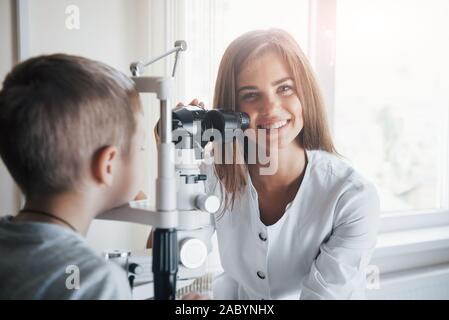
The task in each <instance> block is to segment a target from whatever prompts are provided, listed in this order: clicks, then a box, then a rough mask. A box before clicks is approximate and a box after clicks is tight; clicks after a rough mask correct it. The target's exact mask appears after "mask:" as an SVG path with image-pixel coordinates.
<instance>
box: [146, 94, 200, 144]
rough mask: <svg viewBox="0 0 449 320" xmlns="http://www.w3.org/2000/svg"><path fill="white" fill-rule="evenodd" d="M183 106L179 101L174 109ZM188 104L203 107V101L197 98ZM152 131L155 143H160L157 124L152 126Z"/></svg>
mask: <svg viewBox="0 0 449 320" xmlns="http://www.w3.org/2000/svg"><path fill="white" fill-rule="evenodd" d="M184 106H185V104H184V103H182V102H179V103H178V104H177V105H176V108H175V110H176V109H180V108H182V107H184ZM189 106H195V107H200V108H203V109H204V103H203V102H202V101H199V100H198V99H193V100H192V102H190V103H189ZM158 123H159V121H158ZM153 132H154V138H155V139H156V143H157V144H160V143H161V138H160V137H159V135H158V134H157V124H156V125H155V126H154V129H153Z"/></svg>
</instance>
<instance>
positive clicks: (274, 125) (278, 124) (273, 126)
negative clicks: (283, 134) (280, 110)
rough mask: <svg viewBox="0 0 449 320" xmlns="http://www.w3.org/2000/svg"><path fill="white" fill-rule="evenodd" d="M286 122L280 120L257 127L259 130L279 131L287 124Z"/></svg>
mask: <svg viewBox="0 0 449 320" xmlns="http://www.w3.org/2000/svg"><path fill="white" fill-rule="evenodd" d="M287 122H288V120H282V121H278V122H274V123H270V124H259V125H258V126H257V127H258V128H259V129H279V128H282V127H283V126H285V125H286V124H287Z"/></svg>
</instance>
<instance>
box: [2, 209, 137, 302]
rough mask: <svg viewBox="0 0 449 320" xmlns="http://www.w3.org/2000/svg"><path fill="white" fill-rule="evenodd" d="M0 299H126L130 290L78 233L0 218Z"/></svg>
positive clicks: (116, 268) (120, 272)
mask: <svg viewBox="0 0 449 320" xmlns="http://www.w3.org/2000/svg"><path fill="white" fill-rule="evenodd" d="M78 270H79V273H78ZM77 274H79V289H75V288H74V287H76V284H77V282H76V278H75V277H76V276H77ZM0 299H131V289H130V287H129V283H128V281H127V278H126V273H125V271H124V270H123V269H121V268H120V266H118V265H116V264H115V263H114V262H108V261H105V260H104V259H103V258H101V257H100V256H99V255H97V254H96V253H95V252H94V251H93V250H92V249H91V248H90V247H89V246H88V244H87V242H86V240H85V239H84V238H83V237H82V236H81V235H79V234H78V233H76V232H74V231H72V230H69V229H67V228H65V227H62V226H59V225H55V224H49V223H39V222H13V221H12V216H7V217H2V218H0Z"/></svg>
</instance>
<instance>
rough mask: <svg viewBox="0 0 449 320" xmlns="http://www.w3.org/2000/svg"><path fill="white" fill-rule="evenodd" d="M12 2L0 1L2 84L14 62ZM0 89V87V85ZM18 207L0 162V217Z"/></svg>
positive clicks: (10, 180)
mask: <svg viewBox="0 0 449 320" xmlns="http://www.w3.org/2000/svg"><path fill="white" fill-rule="evenodd" d="M14 8H15V7H14V1H13V0H2V1H0V41H1V50H0V79H1V80H0V81H1V82H2V83H3V79H4V78H5V76H6V74H7V73H8V71H9V70H10V69H11V67H12V66H13V65H14V63H15V60H16V52H15V20H14ZM0 87H1V85H0ZM18 205H19V194H18V191H17V188H16V186H15V184H14V182H13V180H12V179H11V176H10V175H9V173H8V171H7V170H6V168H5V165H4V164H3V162H2V161H0V216H3V215H7V214H14V213H15V212H17V209H18Z"/></svg>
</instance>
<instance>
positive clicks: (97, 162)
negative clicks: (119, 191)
mask: <svg viewBox="0 0 449 320" xmlns="http://www.w3.org/2000/svg"><path fill="white" fill-rule="evenodd" d="M117 160H118V150H117V148H116V147H114V146H107V147H104V148H101V149H100V150H99V151H98V153H97V156H96V157H95V158H94V161H93V164H92V173H93V175H94V178H95V180H96V181H97V182H99V183H100V184H105V185H107V186H111V185H112V183H113V181H114V174H116V171H117V169H118V168H117V165H118V162H117Z"/></svg>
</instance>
